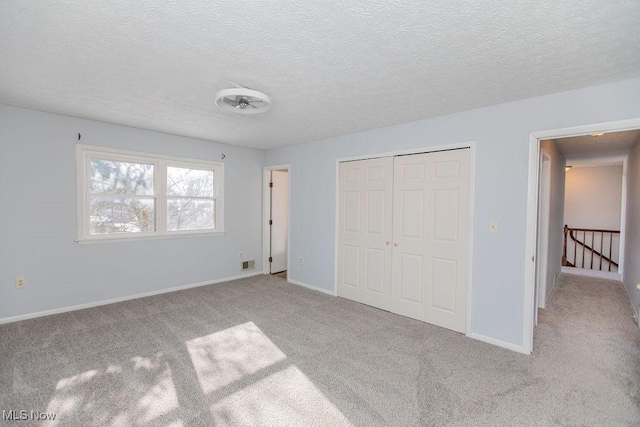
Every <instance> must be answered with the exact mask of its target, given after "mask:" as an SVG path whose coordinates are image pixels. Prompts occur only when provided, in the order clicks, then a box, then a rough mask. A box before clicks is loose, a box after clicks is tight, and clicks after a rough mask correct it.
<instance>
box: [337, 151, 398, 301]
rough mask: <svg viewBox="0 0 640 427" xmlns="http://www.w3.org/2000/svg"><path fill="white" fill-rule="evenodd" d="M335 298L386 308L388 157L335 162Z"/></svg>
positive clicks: (388, 280) (390, 182)
mask: <svg viewBox="0 0 640 427" xmlns="http://www.w3.org/2000/svg"><path fill="white" fill-rule="evenodd" d="M339 179H340V182H339V187H340V191H339V216H338V296H341V297H344V298H348V299H351V300H354V301H358V302H361V303H363V304H368V305H371V306H374V307H378V308H382V309H385V310H389V307H390V299H391V298H390V297H391V294H390V293H391V233H392V202H393V196H392V193H393V159H392V158H391V157H387V158H379V159H369V160H359V161H354V162H345V163H340V178H339Z"/></svg>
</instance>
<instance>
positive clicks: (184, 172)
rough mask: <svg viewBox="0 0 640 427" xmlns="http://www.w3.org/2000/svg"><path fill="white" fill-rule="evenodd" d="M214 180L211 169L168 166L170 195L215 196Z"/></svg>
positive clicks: (168, 193) (168, 192) (168, 189)
mask: <svg viewBox="0 0 640 427" xmlns="http://www.w3.org/2000/svg"><path fill="white" fill-rule="evenodd" d="M213 181H214V173H213V171H211V170H201V169H186V168H176V167H172V166H169V167H167V195H168V196H178V197H214V194H213Z"/></svg>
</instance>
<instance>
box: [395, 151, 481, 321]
mask: <svg viewBox="0 0 640 427" xmlns="http://www.w3.org/2000/svg"><path fill="white" fill-rule="evenodd" d="M393 205H394V208H393V209H394V210H393V218H394V221H393V246H394V247H393V260H392V272H393V273H392V292H391V311H393V312H395V313H398V314H402V315H404V316H408V317H412V318H415V319H418V320H422V321H426V322H428V323H432V324H434V325H438V326H442V327H445V328H448V329H452V330H454V331H458V332H462V333H464V332H465V324H466V299H467V297H466V290H467V274H468V271H467V269H468V254H467V250H468V220H469V150H468V149H464V150H451V151H442V152H436V153H427V154H418V155H411V156H398V157H396V158H395V160H394V201H393Z"/></svg>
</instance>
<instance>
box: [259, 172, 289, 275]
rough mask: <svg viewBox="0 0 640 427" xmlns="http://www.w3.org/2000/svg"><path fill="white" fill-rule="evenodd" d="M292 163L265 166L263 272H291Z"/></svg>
mask: <svg viewBox="0 0 640 427" xmlns="http://www.w3.org/2000/svg"><path fill="white" fill-rule="evenodd" d="M289 179H290V173H289V165H279V166H267V167H265V168H264V198H263V200H264V215H263V216H264V222H263V240H264V247H263V273H264V274H271V275H274V276H277V277H280V278H282V279H285V280H286V279H287V278H288V272H289V205H290V203H289V194H290V192H289Z"/></svg>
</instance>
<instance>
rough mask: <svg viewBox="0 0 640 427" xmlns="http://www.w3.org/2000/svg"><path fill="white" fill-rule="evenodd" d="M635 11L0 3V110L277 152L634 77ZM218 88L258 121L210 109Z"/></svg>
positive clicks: (479, 3)
mask: <svg viewBox="0 0 640 427" xmlns="http://www.w3.org/2000/svg"><path fill="white" fill-rule="evenodd" d="M639 22H640V2H639V1H638V0H626V1H625V0H616V1H611V0H567V1H562V2H559V1H557V0H541V1H531V0H510V1H508V2H505V1H503V0H467V1H451V0H432V1H424V0H403V1H401V2H389V1H387V0H384V1H382V0H378V1H371V0H349V1H323V2H320V1H318V2H308V1H269V2H267V1H243V2H241V1H221V2H205V1H202V0H181V1H157V0H156V1H151V0H144V1H142V0H138V1H131V0H110V1H103V0H75V1H72V0H48V1H38V0H32V1H29V0H2V2H0V103H5V104H10V105H17V106H22V107H28V108H33V109H37V110H43V111H50V112H55V113H62V114H68V115H73V116H78V117H85V118H90V119H96V120H102V121H105V122H112V123H119V124H124V125H129V126H135V127H140V128H146V129H153V130H158V131H163V132H168V133H174V134H179V135H186V136H192V137H198V138H204V139H208V140H212V141H218V142H223V143H229V144H237V145H243V146H250V147H255V148H263V149H266V148H272V147H277V146H282V145H289V144H295V143H300V142H305V141H311V140H316V139H321V138H325V137H329V136H334V135H340V134H346V133H350V132H355V131H360V130H365V129H372V128H378V127H383V126H388V125H392V124H397V123H403V122H408V121H413V120H417V119H422V118H427V117H433V116H437V115H442V114H447V113H451V112H456V111H461V110H467V109H471V108H476V107H480V106H486V105H492V104H497V103H502V102H507V101H512V100H517V99H522V98H528V97H532V96H538V95H544V94H548V93H553V92H559V91H564V90H569V89H575V88H580V87H585V86H590V85H595V84H600V83H605V82H609V81H615V80H622V79H626V78H631V77H636V76H638V75H640V31H639V28H640V27H639V25H638V23H639ZM229 82H236V83H239V84H241V85H243V86H246V87H250V88H253V89H257V90H260V91H263V92H265V93H267V94H268V95H270V96H271V99H272V101H273V105H272V108H271V110H269V111H268V112H267V113H266V114H264V115H257V116H236V115H232V114H230V113H227V112H225V111H223V110H221V109H219V108H218V107H216V106H215V103H214V101H215V99H214V98H215V94H216V92H217V91H219V90H221V89H224V88H227V87H232V86H233V85H232V84H230V83H229Z"/></svg>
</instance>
